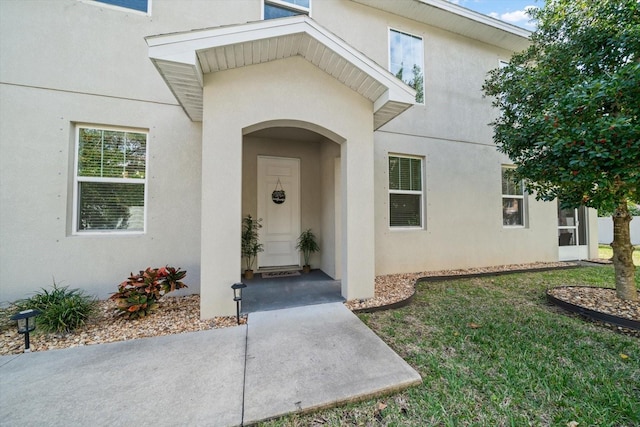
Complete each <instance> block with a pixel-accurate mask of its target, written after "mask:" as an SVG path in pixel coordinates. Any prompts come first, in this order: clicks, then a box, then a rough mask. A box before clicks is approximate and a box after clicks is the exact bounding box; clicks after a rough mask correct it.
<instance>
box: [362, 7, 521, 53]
mask: <svg viewBox="0 0 640 427" xmlns="http://www.w3.org/2000/svg"><path fill="white" fill-rule="evenodd" d="M351 1H354V2H356V3H361V4H364V5H367V6H371V7H373V8H376V9H380V10H384V11H385V12H390V13H393V14H395V15H399V16H402V17H405V18H409V19H412V20H414V21H418V22H422V23H425V24H428V25H431V26H433V27H437V28H440V29H443V30H446V31H450V32H452V33H456V34H460V35H462V36H465V37H469V38H471V39H474V40H479V41H482V42H484V43H488V44H491V45H494V46H498V47H501V48H503V49H507V50H510V51H513V52H520V51H522V50H524V49H526V48H527V47H528V46H529V36H530V35H531V32H530V31H528V30H525V29H524V28H520V27H517V26H515V25H511V24H509V23H506V22H503V21H500V20H498V19H495V18H492V17H490V16H487V15H483V14H481V13H478V12H475V11H473V10H470V9H467V8H464V7H461V6H458V5H456V4H453V3H451V2H449V1H445V0H393V1H389V0H351Z"/></svg>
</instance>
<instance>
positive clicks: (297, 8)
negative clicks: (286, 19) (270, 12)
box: [260, 0, 313, 21]
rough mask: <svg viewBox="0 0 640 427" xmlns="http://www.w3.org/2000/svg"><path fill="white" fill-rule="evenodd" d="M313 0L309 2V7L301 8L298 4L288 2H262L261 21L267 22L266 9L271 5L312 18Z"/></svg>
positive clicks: (275, 0)
mask: <svg viewBox="0 0 640 427" xmlns="http://www.w3.org/2000/svg"><path fill="white" fill-rule="evenodd" d="M312 2H313V0H309V7H304V6H300V5H297V4H293V3H289V2H288V1H286V0H262V8H261V9H260V15H261V16H260V19H261V20H263V21H264V20H265V17H264V8H265V7H266V6H267V5H269V6H273V7H277V8H280V9H286V10H290V11H293V12H297V15H306V16H309V17H311V5H312Z"/></svg>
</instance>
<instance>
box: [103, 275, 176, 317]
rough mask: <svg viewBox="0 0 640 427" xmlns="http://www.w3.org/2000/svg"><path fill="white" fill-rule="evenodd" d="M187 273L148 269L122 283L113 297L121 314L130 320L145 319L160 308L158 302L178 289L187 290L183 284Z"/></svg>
mask: <svg viewBox="0 0 640 427" xmlns="http://www.w3.org/2000/svg"><path fill="white" fill-rule="evenodd" d="M186 275H187V272H186V271H184V270H180V268H173V267H169V266H166V267H160V268H150V267H148V268H147V269H146V270H144V271H140V273H139V274H133V273H131V276H130V277H129V278H128V279H127V280H125V281H124V282H122V283H120V285H119V286H118V292H116V293H114V294H113V295H111V299H112V300H115V301H116V303H117V305H118V309H119V310H120V311H121V313H120V314H122V315H123V316H126V317H128V318H130V319H132V318H137V317H144V316H147V315H149V314H151V313H153V312H154V311H155V310H157V308H158V300H159V299H160V298H162V297H163V296H164V295H165V294H168V293H169V292H172V291H175V290H176V289H181V288H186V287H187V285H185V284H184V283H182V282H181V280H182V279H183V278H184V276H186Z"/></svg>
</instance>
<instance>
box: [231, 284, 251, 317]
mask: <svg viewBox="0 0 640 427" xmlns="http://www.w3.org/2000/svg"><path fill="white" fill-rule="evenodd" d="M246 287H247V285H245V284H244V283H242V282H240V283H234V284H233V285H231V289H233V300H234V301H235V302H236V321H237V322H238V325H239V324H240V302H241V301H242V289H244V288H246Z"/></svg>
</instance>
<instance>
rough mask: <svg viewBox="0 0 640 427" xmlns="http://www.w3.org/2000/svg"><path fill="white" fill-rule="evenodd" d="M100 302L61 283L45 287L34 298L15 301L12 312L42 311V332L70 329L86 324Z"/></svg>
mask: <svg viewBox="0 0 640 427" xmlns="http://www.w3.org/2000/svg"><path fill="white" fill-rule="evenodd" d="M96 304H97V301H96V299H95V298H94V297H91V296H89V295H86V294H85V293H84V291H82V290H80V289H69V287H68V286H62V287H60V286H58V285H57V284H56V283H55V281H54V283H53V287H52V289H45V288H42V289H41V290H40V291H39V292H36V293H35V294H34V295H33V296H32V297H31V298H27V299H22V300H18V301H15V302H14V303H13V304H12V307H11V310H10V312H11V315H13V314H15V313H17V312H19V311H23V310H29V309H33V310H39V311H40V312H41V313H40V315H39V316H38V317H37V318H36V324H37V328H38V329H37V330H38V331H41V332H70V331H73V330H75V329H77V328H80V327H82V326H84V324H85V322H86V321H87V320H88V319H89V318H90V317H91V316H92V315H93V314H94V313H95V309H96Z"/></svg>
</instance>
